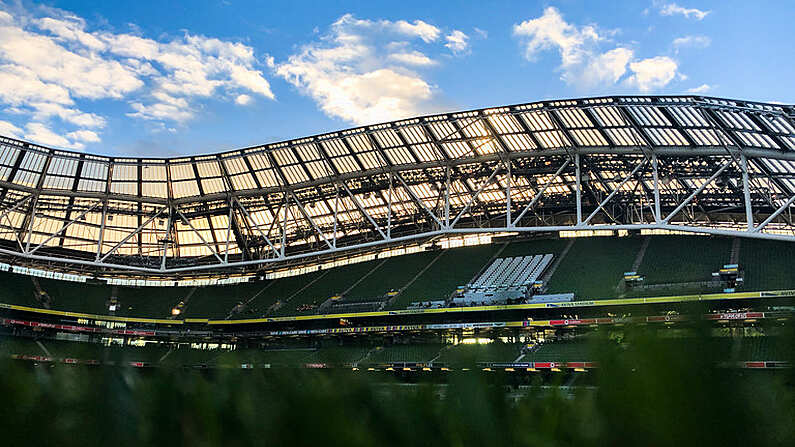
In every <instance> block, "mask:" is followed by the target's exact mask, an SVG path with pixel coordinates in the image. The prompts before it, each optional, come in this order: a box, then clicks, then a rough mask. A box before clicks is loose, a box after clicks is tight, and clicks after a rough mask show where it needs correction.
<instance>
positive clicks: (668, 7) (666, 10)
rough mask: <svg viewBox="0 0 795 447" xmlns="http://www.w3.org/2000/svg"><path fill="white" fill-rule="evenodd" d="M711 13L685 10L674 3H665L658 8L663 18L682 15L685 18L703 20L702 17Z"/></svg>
mask: <svg viewBox="0 0 795 447" xmlns="http://www.w3.org/2000/svg"><path fill="white" fill-rule="evenodd" d="M710 12H712V11H702V10H700V9H696V8H685V7H683V6H679V5H677V4H676V3H667V4H664V5H663V6H662V7H661V8H660V14H662V15H664V16H672V15H677V14H678V15H682V16H684V17H685V18H688V19H689V18H691V17H692V18H694V19H696V20H704V17H706V16H707V14H709V13H710Z"/></svg>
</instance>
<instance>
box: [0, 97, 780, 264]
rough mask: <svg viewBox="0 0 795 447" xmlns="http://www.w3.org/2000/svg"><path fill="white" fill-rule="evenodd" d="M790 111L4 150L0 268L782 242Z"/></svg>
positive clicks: (558, 104)
mask: <svg viewBox="0 0 795 447" xmlns="http://www.w3.org/2000/svg"><path fill="white" fill-rule="evenodd" d="M793 204H795V107H793V106H790V105H780V104H763V103H757V102H749V101H738V100H730V99H720V98H711V97H701V96H660V97H638V96H630V97H603V98H586V99H572V100H559V101H543V102H537V103H530V104H521V105H512V106H505V107H494V108H489V109H482V110H473V111H467V112H459V113H447V114H441V115H433V116H425V117H418V118H412V119H406V120H401V121H395V122H391V123H384V124H377V125H371V126H365V127H360V128H355V129H350V130H344V131H339V132H333V133H328V134H323V135H317V136H312V137H307V138H301V139H296V140H291V141H285V142H280V143H273V144H266V145H262V146H257V147H251V148H246V149H240V150H234V151H229V152H224V153H218V154H213V155H202V156H186V157H179V158H168V159H154V158H124V157H103V156H97V155H90V154H84V153H76V152H69V151H64V150H58V149H50V148H45V147H42V146H38V145H35V144H32V143H27V142H23V141H18V140H14V139H10V138H1V139H0V254H1V255H2V258H1V259H0V260H2V261H4V262H5V263H6V264H8V265H12V264H14V265H25V266H27V267H30V268H37V269H43V270H60V271H62V272H63V271H69V272H71V273H75V274H82V275H88V276H102V275H106V276H107V275H127V277H130V278H149V279H157V278H160V279H163V278H166V279H167V278H174V277H176V276H177V275H179V276H180V277H185V276H191V275H206V276H210V277H217V278H220V277H227V276H229V275H241V274H247V273H253V272H258V271H260V272H261V271H272V270H277V269H280V268H286V267H288V266H291V265H292V266H295V265H300V264H301V263H303V262H308V261H310V260H311V261H316V260H318V259H326V258H330V259H331V258H338V257H344V256H348V255H350V254H352V253H361V252H367V251H370V252H372V251H379V250H381V251H383V250H386V249H388V248H390V247H395V246H401V245H405V244H412V243H418V242H422V241H428V240H432V239H434V238H439V237H445V236H451V235H461V234H491V235H500V234H516V233H523V232H550V231H553V232H555V231H579V232H581V231H597V232H598V231H603V230H609V231H631V230H646V231H656V230H665V231H688V232H699V233H709V234H714V235H724V236H738V237H749V238H764V239H780V240H790V241H791V240H795V225H794V224H793V220H792V219H793V218H792V216H791V209H792V206H793Z"/></svg>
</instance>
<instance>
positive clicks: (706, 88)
mask: <svg viewBox="0 0 795 447" xmlns="http://www.w3.org/2000/svg"><path fill="white" fill-rule="evenodd" d="M713 88H715V87H714V86H712V85H709V84H701V85H699V86H698V87H692V88H689V89H687V93H707V92H708V91H710V90H712V89H713Z"/></svg>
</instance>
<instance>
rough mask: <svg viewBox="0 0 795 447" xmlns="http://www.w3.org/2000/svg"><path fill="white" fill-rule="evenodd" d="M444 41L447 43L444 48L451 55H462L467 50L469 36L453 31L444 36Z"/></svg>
mask: <svg viewBox="0 0 795 447" xmlns="http://www.w3.org/2000/svg"><path fill="white" fill-rule="evenodd" d="M445 40H446V41H447V43H446V44H444V46H445V47H447V48H449V49H450V51H452V52H453V54H464V53H466V52H468V50H469V42H468V40H469V36H467V35H466V34H464V32H463V31H459V30H454V31H453V32H452V33H450V34H448V35H447V36H445Z"/></svg>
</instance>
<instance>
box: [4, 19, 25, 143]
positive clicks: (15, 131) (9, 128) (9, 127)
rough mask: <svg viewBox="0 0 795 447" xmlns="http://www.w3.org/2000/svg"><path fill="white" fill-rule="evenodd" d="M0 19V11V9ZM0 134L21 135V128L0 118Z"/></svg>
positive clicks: (17, 136)
mask: <svg viewBox="0 0 795 447" xmlns="http://www.w3.org/2000/svg"><path fill="white" fill-rule="evenodd" d="M0 19H2V11H0ZM0 135H2V136H4V137H11V138H19V137H20V136H21V135H22V129H20V128H19V127H17V126H15V125H14V124H12V123H9V122H8V121H3V120H0Z"/></svg>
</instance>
